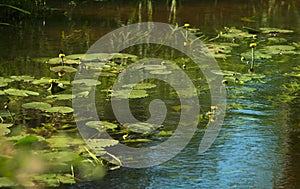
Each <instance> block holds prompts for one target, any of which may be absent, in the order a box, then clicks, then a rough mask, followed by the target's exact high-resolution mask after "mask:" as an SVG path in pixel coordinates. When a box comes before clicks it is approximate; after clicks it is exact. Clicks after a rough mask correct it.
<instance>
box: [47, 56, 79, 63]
mask: <svg viewBox="0 0 300 189" xmlns="http://www.w3.org/2000/svg"><path fill="white" fill-rule="evenodd" d="M69 56H71V55H69ZM66 57H68V56H66ZM66 57H65V58H64V64H79V63H80V60H79V59H78V60H75V59H69V58H66ZM46 63H47V64H53V65H54V64H62V60H61V58H59V57H57V58H51V59H49V60H47V61H46Z"/></svg>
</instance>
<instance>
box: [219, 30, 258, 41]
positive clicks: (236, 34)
mask: <svg viewBox="0 0 300 189" xmlns="http://www.w3.org/2000/svg"><path fill="white" fill-rule="evenodd" d="M220 36H221V37H224V38H232V39H233V38H252V37H253V34H249V33H248V32H244V31H242V30H240V29H236V28H234V27H231V28H225V31H224V32H221V33H220Z"/></svg>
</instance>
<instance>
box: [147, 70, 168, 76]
mask: <svg viewBox="0 0 300 189" xmlns="http://www.w3.org/2000/svg"><path fill="white" fill-rule="evenodd" d="M150 73H151V74H153V75H168V74H171V73H172V71H169V70H153V71H150Z"/></svg>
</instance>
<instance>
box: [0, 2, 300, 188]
mask: <svg viewBox="0 0 300 189" xmlns="http://www.w3.org/2000/svg"><path fill="white" fill-rule="evenodd" d="M143 3H145V1H143ZM48 6H49V7H54V8H57V9H55V10H53V12H52V13H51V14H49V15H47V16H44V17H39V18H36V20H30V19H26V20H24V21H23V22H20V23H17V24H18V26H20V27H21V29H16V28H8V27H2V28H0V30H1V33H2V35H1V36H0V41H1V42H0V49H1V51H0V57H1V62H0V76H10V75H20V74H28V75H35V76H36V77H42V76H44V75H47V76H48V75H51V73H50V71H49V70H48V68H45V67H44V66H42V65H41V64H39V63H37V64H32V62H31V61H29V60H31V59H32V58H36V57H53V56H56V55H57V53H58V51H59V49H64V50H65V52H66V53H67V54H72V53H83V52H85V51H86V50H87V49H88V48H89V47H90V46H91V45H92V44H93V43H94V42H95V41H96V40H97V39H98V38H100V37H101V36H103V35H104V34H105V33H107V32H110V31H112V30H114V29H116V28H119V27H120V26H122V25H126V24H130V23H136V22H138V21H139V18H138V15H137V13H136V11H137V7H138V1H131V2H130V3H128V1H112V2H110V1H107V2H106V1H103V2H101V1H99V2H94V1H86V2H82V3H80V2H78V3H77V5H76V6H75V5H72V4H69V3H68V2H67V1H63V2H61V1H53V2H49V4H48ZM177 6H178V7H177V15H176V22H178V23H179V25H183V24H184V23H190V25H192V26H195V27H197V28H198V27H199V28H200V29H201V31H203V33H204V34H205V35H206V36H209V37H215V36H216V35H217V33H218V31H220V30H222V29H223V28H224V27H225V26H228V27H230V26H234V27H236V28H241V27H242V26H249V27H253V28H260V27H277V28H287V29H292V30H294V31H295V33H294V34H291V35H289V37H288V38H289V39H288V40H289V42H292V41H295V42H299V40H300V38H299V33H300V30H299V25H300V23H299V22H300V15H299V12H300V4H299V2H298V1H296V0H294V1H293V0H289V1H276V0H270V1H262V0H251V1H247V2H242V1H238V0H236V1H217V0H215V1H210V2H208V1H204V0H202V1H196V0H194V1H179V3H178V5H177ZM169 9H170V5H169V4H167V3H166V2H158V1H155V2H153V17H152V20H153V21H158V22H168V20H169ZM145 12H146V8H143V16H142V21H148V19H149V17H147V14H146V13H145ZM239 51H240V49H236V50H235V51H233V52H232V54H233V56H232V57H231V58H228V59H227V60H222V59H221V60H218V63H219V64H220V67H221V68H226V69H228V68H230V70H234V71H243V72H245V70H246V69H245V68H246V67H247V66H248V65H240V64H242V63H240V61H239V59H240V57H239V55H238V54H239V53H240V52H239ZM286 56H288V55H286ZM231 61H232V62H237V63H231ZM298 62H299V58H296V57H294V56H291V57H287V58H286V59H285V61H282V60H281V59H280V58H278V59H275V60H272V61H261V62H258V64H259V67H258V69H257V72H259V73H262V74H265V75H266V77H265V78H264V79H263V81H264V82H263V83H259V82H258V83H254V84H251V86H248V87H249V88H253V89H255V90H250V91H247V90H248V89H243V86H242V85H241V86H234V88H233V89H231V88H230V87H228V104H229V105H230V106H228V110H227V112H226V118H225V122H224V125H223V127H222V130H221V133H220V134H219V136H218V138H217V140H216V141H215V143H214V145H213V146H212V147H211V148H210V149H209V150H208V151H207V152H205V153H204V154H198V152H197V150H198V147H199V143H200V141H201V138H202V136H203V134H204V129H205V125H206V123H200V125H199V126H198V131H197V133H196V134H195V136H194V137H193V139H192V140H191V141H190V143H189V145H188V146H187V147H186V148H185V149H184V150H183V151H182V152H181V153H180V154H178V155H177V156H176V157H175V158H173V159H171V160H169V161H168V162H165V163H163V164H161V165H158V166H155V167H150V168H145V169H130V168H120V169H117V170H114V171H110V172H108V173H107V175H106V176H105V177H104V178H102V179H100V180H97V181H92V182H85V183H78V184H76V185H73V186H70V185H66V186H65V187H70V188H296V187H298V186H299V185H300V157H299V152H300V143H299V141H300V140H299V136H300V125H299V123H300V120H299V116H298V115H299V113H300V108H299V94H296V95H297V98H295V99H294V100H293V101H289V102H282V101H281V100H280V98H281V97H280V95H284V93H285V91H284V90H283V89H282V85H284V84H285V83H290V82H292V81H294V80H297V81H299V77H298V78H296V79H294V78H293V77H284V76H283V74H284V73H287V72H291V67H295V66H297V65H299V63H298ZM237 64H239V65H237ZM234 89H238V90H239V91H244V92H238V93H237V92H236V90H234ZM145 104H147V103H145ZM139 105H140V106H141V104H138V105H136V107H139ZM100 111H102V113H103V114H102V115H101V116H103V117H106V118H107V119H113V116H112V112H111V111H109V110H103V109H101V110H100ZM143 113H144V114H145V115H144V116H145V117H146V115H147V112H143ZM100 114H101V113H100Z"/></svg>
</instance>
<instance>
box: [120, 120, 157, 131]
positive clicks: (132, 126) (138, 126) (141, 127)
mask: <svg viewBox="0 0 300 189" xmlns="http://www.w3.org/2000/svg"><path fill="white" fill-rule="evenodd" d="M124 126H125V127H126V128H127V129H128V130H130V131H132V132H135V133H143V134H144V133H150V132H152V131H154V130H155V129H157V128H158V127H160V126H161V125H153V124H150V123H143V122H141V123H128V124H124Z"/></svg>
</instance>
